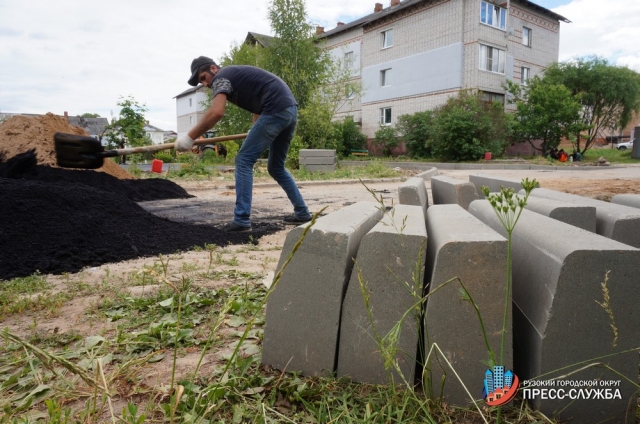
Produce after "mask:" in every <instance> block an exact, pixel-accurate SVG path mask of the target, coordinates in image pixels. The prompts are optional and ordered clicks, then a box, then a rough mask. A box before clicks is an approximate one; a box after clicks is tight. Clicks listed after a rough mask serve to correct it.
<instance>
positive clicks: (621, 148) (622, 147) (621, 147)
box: [618, 146, 627, 150]
mask: <svg viewBox="0 0 640 424" xmlns="http://www.w3.org/2000/svg"><path fill="white" fill-rule="evenodd" d="M618 150H627V146H620V147H618Z"/></svg>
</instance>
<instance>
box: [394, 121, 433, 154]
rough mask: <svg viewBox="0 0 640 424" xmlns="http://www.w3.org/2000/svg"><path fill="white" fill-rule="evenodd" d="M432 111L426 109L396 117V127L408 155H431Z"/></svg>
mask: <svg viewBox="0 0 640 424" xmlns="http://www.w3.org/2000/svg"><path fill="white" fill-rule="evenodd" d="M433 115H434V112H433V111H431V110H427V111H424V112H416V113H414V114H412V115H401V116H400V117H398V125H397V129H398V132H399V133H400V134H402V139H403V140H404V142H405V145H406V146H407V150H408V152H409V155H410V156H412V157H418V158H428V157H431V156H433V148H432V146H431V137H432V132H433Z"/></svg>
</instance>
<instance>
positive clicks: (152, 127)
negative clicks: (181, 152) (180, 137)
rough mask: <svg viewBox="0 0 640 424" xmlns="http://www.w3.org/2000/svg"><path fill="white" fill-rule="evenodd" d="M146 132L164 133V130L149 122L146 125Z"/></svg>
mask: <svg viewBox="0 0 640 424" xmlns="http://www.w3.org/2000/svg"><path fill="white" fill-rule="evenodd" d="M144 130H145V131H159V132H164V130H161V129H160V128H158V127H154V126H153V125H151V124H149V123H148V122H147V123H146V124H144Z"/></svg>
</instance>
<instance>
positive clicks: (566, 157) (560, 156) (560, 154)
mask: <svg viewBox="0 0 640 424" xmlns="http://www.w3.org/2000/svg"><path fill="white" fill-rule="evenodd" d="M558 160H559V161H560V162H566V161H568V160H569V155H568V154H567V152H565V151H564V149H560V151H559V152H558Z"/></svg>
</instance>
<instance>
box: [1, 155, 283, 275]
mask: <svg viewBox="0 0 640 424" xmlns="http://www.w3.org/2000/svg"><path fill="white" fill-rule="evenodd" d="M28 168H29V166H26V165H25V162H24V158H22V159H20V160H18V161H12V160H9V161H7V162H6V163H0V279H9V278H15V277H24V276H28V275H31V274H33V273H34V272H36V271H39V272H40V273H42V274H48V273H52V274H60V273H64V272H77V271H79V270H81V269H82V268H84V267H86V266H98V265H101V264H104V263H109V262H118V261H122V260H127V259H133V258H137V257H143V256H155V255H158V254H169V253H174V252H177V251H180V250H185V249H189V248H191V247H194V246H204V245H205V244H214V245H220V246H223V245H227V244H240V243H248V242H249V241H252V240H253V241H255V240H257V239H258V238H260V237H261V236H263V235H266V234H271V233H273V232H275V231H278V230H280V229H281V228H282V227H280V226H278V225H273V224H263V225H257V226H256V225H254V230H253V232H252V233H241V234H233V233H231V234H230V233H225V232H223V231H221V230H219V229H217V228H214V227H209V226H203V225H189V224H182V223H177V222H172V221H168V220H166V219H163V218H160V217H157V216H155V215H152V214H150V213H148V212H146V211H145V210H144V209H142V208H141V207H140V206H138V204H136V203H135V202H134V201H132V200H131V199H130V198H128V197H127V196H132V197H134V198H137V197H136V196H138V195H139V191H138V189H135V190H127V189H124V190H123V191H124V192H126V193H127V195H124V194H122V193H120V192H117V191H112V190H111V189H113V190H115V187H116V185H112V184H117V183H113V181H111V180H110V179H109V178H108V177H110V176H109V175H107V174H104V173H98V172H96V173H95V174H102V175H100V176H95V175H92V176H90V177H89V176H87V175H88V174H90V171H65V170H60V171H62V172H61V173H60V174H58V173H57V171H56V172H52V173H51V175H67V176H61V177H60V178H59V179H58V180H54V181H43V180H40V179H39V178H41V177H42V176H43V175H46V174H47V173H48V172H49V171H50V170H38V173H36V174H29V175H31V176H32V177H34V178H33V179H28V178H31V177H28V178H6V176H7V175H14V176H15V175H16V172H17V171H19V170H20V169H22V171H24V170H25V169H28ZM64 172H70V173H71V174H64ZM75 172H82V173H84V174H83V175H84V177H83V178H82V183H80V182H77V181H73V178H74V177H72V176H70V175H73V173H75ZM11 173H13V174H11ZM26 174H28V173H26V172H22V174H21V175H22V176H23V177H24V176H25V175H26ZM3 175H4V176H5V177H1V176H3ZM38 175H39V176H40V177H38ZM54 179H55V178H54ZM99 180H100V181H109V182H108V183H100V182H99ZM89 181H91V182H93V183H96V184H97V185H98V186H104V187H107V189H106V190H105V189H102V188H97V187H94V186H90V185H87V184H86V183H87V182H89ZM131 181H136V180H131ZM142 181H147V182H148V184H149V185H148V186H146V187H145V190H146V191H145V192H148V193H156V195H157V194H158V193H165V195H166V191H163V190H165V189H166V187H168V186H166V185H163V184H164V183H163V182H162V181H166V180H140V182H142ZM153 182H155V183H156V184H158V185H159V187H160V188H159V189H156V188H155V185H154V184H151V183H153ZM130 187H131V186H130ZM136 193H138V194H136ZM187 196H189V195H188V194H187ZM154 199H158V197H154Z"/></svg>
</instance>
